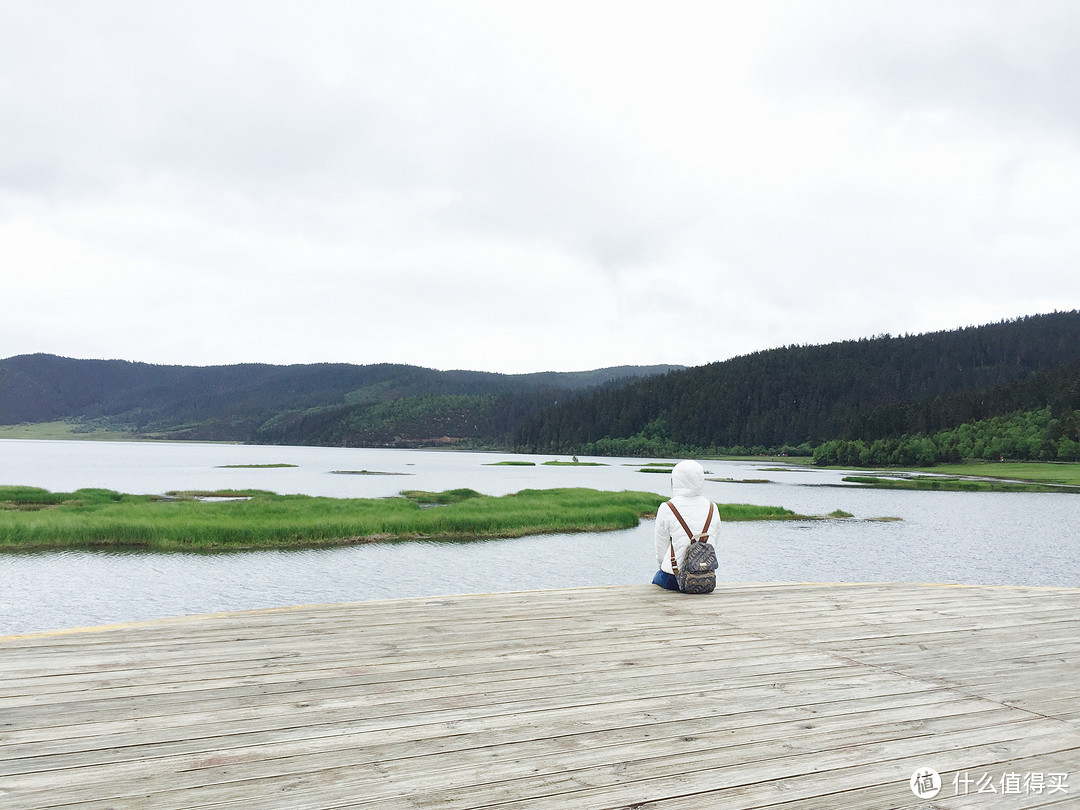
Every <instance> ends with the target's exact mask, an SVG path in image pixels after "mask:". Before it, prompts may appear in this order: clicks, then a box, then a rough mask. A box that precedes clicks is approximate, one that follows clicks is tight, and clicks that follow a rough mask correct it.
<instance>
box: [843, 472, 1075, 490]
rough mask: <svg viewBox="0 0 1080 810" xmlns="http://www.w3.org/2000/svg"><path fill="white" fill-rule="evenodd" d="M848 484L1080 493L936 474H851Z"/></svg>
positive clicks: (1057, 487) (1034, 484)
mask: <svg viewBox="0 0 1080 810" xmlns="http://www.w3.org/2000/svg"><path fill="white" fill-rule="evenodd" d="M841 480H843V481H845V482H847V483H849V484H856V485H858V486H862V487H869V488H874V489H907V490H919V491H924V492H1073V493H1075V492H1080V487H1078V486H1067V485H1064V484H1051V483H1037V482H1033V481H987V480H975V479H970V478H951V477H946V476H937V475H915V476H910V477H905V478H884V477H880V476H876V475H848V476H845V477H844V478H843V479H841Z"/></svg>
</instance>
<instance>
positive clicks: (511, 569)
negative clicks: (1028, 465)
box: [0, 439, 1080, 635]
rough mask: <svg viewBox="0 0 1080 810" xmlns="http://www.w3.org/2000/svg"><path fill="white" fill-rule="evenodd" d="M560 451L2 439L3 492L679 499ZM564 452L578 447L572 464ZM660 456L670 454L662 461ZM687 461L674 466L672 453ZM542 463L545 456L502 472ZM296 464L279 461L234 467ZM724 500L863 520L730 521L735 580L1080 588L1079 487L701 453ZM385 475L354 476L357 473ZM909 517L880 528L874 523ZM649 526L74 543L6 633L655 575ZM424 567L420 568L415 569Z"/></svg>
mask: <svg viewBox="0 0 1080 810" xmlns="http://www.w3.org/2000/svg"><path fill="white" fill-rule="evenodd" d="M555 458H556V457H554V456H515V455H511V454H505V453H467V452H456V451H444V450H380V449H363V448H330V447H267V446H256V445H227V444H194V443H190V444H189V443H165V442H163V443H156V442H91V441H87V442H74V441H31V440H11V439H8V440H0V484H24V485H30V486H39V487H45V488H46V489H50V490H53V491H71V490H74V489H78V488H81V487H105V488H108V489H115V490H118V491H121V492H131V493H144V494H145V493H164V492H166V491H169V490H186V489H226V488H228V489H248V488H254V489H266V490H270V491H273V492H278V493H282V494H287V493H300V494H309V495H326V496H333V497H386V496H392V495H395V494H397V493H398V492H400V491H401V490H403V489H423V490H433V491H439V490H445V489H455V488H458V487H470V488H472V489H475V490H478V491H480V492H483V493H486V494H490V495H503V494H507V493H511V492H517V491H519V490H522V489H527V488H534V489H542V488H549V487H574V486H583V487H592V488H594V489H606V490H624V489H632V490H646V491H652V492H658V493H661V494H665V495H667V494H670V477H669V476H668V475H661V474H650V473H642V472H639V469H640V468H641V466H642V463H643V462H642V460H641V459H618V458H616V459H612V458H603V459H586V458H584V457H583V458H582V459H581V460H582V461H598V462H601V463H602V464H603V466H595V467H591V466H590V467H586V466H581V467H572V466H566V467H564V466H544V465H543V464H542V463H541V462H543V461H548V460H553V459H555ZM558 458H559V460H563V461H567V460H569V459H568V458H567V457H565V456H564V457H558ZM652 460H659V459H652ZM674 460H676V459H671V461H674ZM499 461H535V462H536V466H493V465H494V464H495V463H496V462H499ZM278 463H280V464H293V465H296V466H295V467H282V468H272V469H252V468H236V467H233V468H226V466H225V465H244V464H278ZM703 464H704V465H705V468H706V470H707V471H708V473H709V475H710V477H713V478H729V479H734V480H735V481H744V480H767V481H768V483H730V482H708V483H707V484H706V495H708V496H709V497H710V498H711V499H712V500H714V501H716V502H719V503H755V504H766V505H777V506H784V507H786V508H788V509H792V510H794V511H796V512H799V513H802V514H812V515H825V514H828V513H830V512H832V511H833V510H835V509H843V510H845V511H847V512H851V513H853V514H854V515H855V517H854V518H853V519H847V520H827V521H798V522H759V523H725V524H723V526H722V528H721V531H720V533H719V536H718V537H716V543H717V551H718V556H719V558H720V570H719V571H718V575H719V579H720V580H721V581H725V582H790V581H799V582H806V581H816V582H841V581H845V582H847V581H851V582H883V581H890V582H948V583H967V584H980V585H991V584H996V585H1047V586H1070V587H1080V542H1078V541H1077V537H1076V534H1077V532H1076V526H1077V523H1078V521H1077V518H1078V516H1080V496H1077V495H1073V494H1036V493H966V492H963V493H961V492H901V491H895V490H894V491H889V490H870V489H860V488H856V487H852V486H849V485H846V484H843V483H841V480H840V479H841V478H842V477H843V476H844V475H845V474H848V473H845V472H841V471H836V470H816V469H807V468H804V467H797V466H791V467H783V468H782V467H780V465H776V464H774V463H772V462H761V463H755V462H734V461H706V462H703ZM361 471H366V472H367V473H382V474H378V475H375V474H343V473H350V472H351V473H359V472H361ZM882 516H889V517H899V518H901V520H899V521H895V522H874V521H872V520H869V519H870V518H875V517H882ZM655 569H656V561H655V559H654V556H653V541H652V521H651V520H650V521H643V522H642V524H641V525H640V526H638V527H637V528H635V529H629V530H626V531H619V532H605V533H585V534H557V535H541V536H534V537H526V538H519V539H512V540H489V541H483V542H473V543H425V542H409V543H392V544H382V545H363V546H353V547H345V548H332V549H316V550H312V549H305V550H297V551H259V552H237V553H227V554H187V553H170V554H152V553H146V552H135V551H132V552H116V551H60V552H34V553H14V554H0V635H7V634H13V633H25V632H33V631H39V630H50V629H58V628H69V627H81V626H89V625H98V624H105V623H113V622H125V621H135V620H141V619H150V618H160V617H166V616H177V615H184V614H192V613H209V612H217V611H228V610H245V609H252V608H264V607H277V606H283V605H294V604H312V603H324V602H351V601H361V600H367V599H386V598H395V597H408V596H424V595H437V594H451V593H476V592H489V591H515V590H533V589H538V588H568V587H578V586H590V585H622V584H627V583H634V582H648V581H650V580H651V578H652V575H653V573H654V571H655ZM418 571H421V572H423V576H421V577H417V576H416V572H418Z"/></svg>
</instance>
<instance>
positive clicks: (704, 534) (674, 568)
mask: <svg viewBox="0 0 1080 810" xmlns="http://www.w3.org/2000/svg"><path fill="white" fill-rule="evenodd" d="M667 505H668V508H669V509H671V514H673V515H675V519H676V520H678V521H679V525H680V526H682V527H683V531H684V532H686V536H687V537H689V538H690V542H691V543H693V542H694V539H695V535H694V533H693V532H692V531H690V527H689V526H687V525H686V521H685V520H683V516H682V515H680V514H679V510H678V509H676V508H675V504H673V503H672V502H671V501H668V502H667ZM713 509H714V507H713V504H711V503H710V504H709V516H708V517H707V518H705V526H704V528H702V530H701V535H700V537H701V542H702V543H707V542H708V540H709V524H710V523H712V515H713ZM668 553H669V554H670V555H671V573H673V574H674V575H675V576H678V575H679V564H678V563H677V562H675V543H674V541H672V542H671V543H669V544H668Z"/></svg>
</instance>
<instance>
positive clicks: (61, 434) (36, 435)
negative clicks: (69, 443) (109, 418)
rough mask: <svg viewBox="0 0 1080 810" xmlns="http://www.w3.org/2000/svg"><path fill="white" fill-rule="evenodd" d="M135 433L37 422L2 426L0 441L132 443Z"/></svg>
mask: <svg viewBox="0 0 1080 810" xmlns="http://www.w3.org/2000/svg"><path fill="white" fill-rule="evenodd" d="M135 438H137V437H136V436H135V434H134V433H131V432H129V431H126V430H118V429H116V428H108V427H103V426H98V425H84V424H82V423H79V422H36V423H34V424H25V425H0V439H86V440H93V441H96V442H102V441H132V440H134V439H135Z"/></svg>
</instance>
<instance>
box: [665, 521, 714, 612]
mask: <svg viewBox="0 0 1080 810" xmlns="http://www.w3.org/2000/svg"><path fill="white" fill-rule="evenodd" d="M668 506H669V507H670V508H671V512H672V514H674V515H675V518H676V519H677V520H678V521H679V525H681V526H682V527H683V531H685V532H686V536H687V537H689V538H690V545H689V546H688V547H687V549H686V558H685V559H684V560H683V564H682V568H680V567H679V564H678V563H677V562H676V561H675V544H674V543H672V544H671V545H670V546H669V551H670V553H671V570H672V572H673V573H674V574H675V579H676V580H678V582H679V590H680V591H682V592H683V593H711V592H712V590H713V589H714V588H715V587H716V568H717V565H718V563H717V561H716V549H714V548H713V545H712V543H710V542H709V524H710V523H712V516H713V511H714V509H715V507H713V505H712V504H709V516H708V517H707V518H706V519H705V527H704V528H703V529H702V530H701V532H700V534H694V533H693V532H692V531H690V527H689V526H687V525H686V521H685V520H683V516H682V515H680V514H679V510H678V509H676V508H675V504H673V503H671V501H668Z"/></svg>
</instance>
